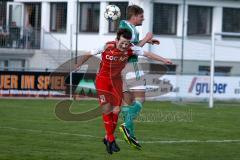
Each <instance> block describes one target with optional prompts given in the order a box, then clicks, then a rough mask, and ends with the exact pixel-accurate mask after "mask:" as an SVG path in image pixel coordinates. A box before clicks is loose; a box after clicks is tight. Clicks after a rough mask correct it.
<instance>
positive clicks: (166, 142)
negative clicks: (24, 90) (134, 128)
mask: <svg viewBox="0 0 240 160" xmlns="http://www.w3.org/2000/svg"><path fill="white" fill-rule="evenodd" d="M0 129H8V130H17V131H24V132H32V133H40V134H56V135H68V136H78V137H89V138H94V139H102V138H103V137H98V136H93V135H86V134H76V133H68V132H55V131H46V130H33V129H23V128H14V127H4V126H0ZM118 141H122V140H119V139H118ZM139 142H140V143H145V144H156V143H159V144H176V143H240V139H224V140H159V138H156V140H154V139H153V140H151V141H149V140H142V141H139Z"/></svg>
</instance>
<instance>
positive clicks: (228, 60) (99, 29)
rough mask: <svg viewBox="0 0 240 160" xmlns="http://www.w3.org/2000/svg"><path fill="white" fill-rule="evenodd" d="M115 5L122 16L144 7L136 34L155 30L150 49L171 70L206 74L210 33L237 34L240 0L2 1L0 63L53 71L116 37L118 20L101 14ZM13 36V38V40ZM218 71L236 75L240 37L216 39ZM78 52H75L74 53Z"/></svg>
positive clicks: (208, 62)
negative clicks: (128, 10) (133, 7)
mask: <svg viewBox="0 0 240 160" xmlns="http://www.w3.org/2000/svg"><path fill="white" fill-rule="evenodd" d="M108 4H116V5H118V6H119V7H120V9H121V13H122V17H121V18H123V19H124V18H125V17H126V11H125V9H126V7H127V6H128V5H129V4H137V5H140V6H141V7H142V8H143V9H144V16H145V20H144V23H143V25H142V26H141V27H138V29H139V32H140V37H143V36H144V35H145V34H146V33H147V32H149V31H150V32H153V34H154V37H155V38H157V39H158V40H160V42H161V44H160V45H159V46H156V45H154V46H151V45H146V46H145V47H144V49H145V50H149V51H152V52H155V53H158V54H159V55H161V56H163V57H167V58H169V59H172V60H173V62H174V63H175V64H176V66H172V67H170V68H169V69H170V71H171V72H183V73H184V74H201V75H207V74H209V68H210V67H209V66H210V57H211V43H212V33H213V32H219V33H220V32H231V33H239V32H240V1H239V0H186V1H184V0H125V1H124V0H123V1H122V0H88V1H86V0H14V1H7V2H6V3H4V4H3V2H2V4H1V7H2V8H3V9H1V13H0V17H1V18H0V29H1V30H0V33H1V34H2V36H1V37H4V36H3V35H5V34H9V33H11V32H14V33H15V34H14V35H12V36H11V35H10V34H9V37H11V38H8V39H10V40H6V39H7V38H1V39H2V40H0V42H1V43H0V45H1V46H0V67H1V68H18V69H19V68H23V69H43V70H45V69H55V68H57V67H58V66H59V65H60V64H61V63H63V62H64V61H66V60H67V59H69V58H71V57H74V56H75V55H80V54H82V53H83V52H85V51H88V50H91V49H93V48H96V47H98V46H99V45H102V44H104V43H105V42H107V41H109V40H114V39H115V32H116V29H117V26H118V21H116V22H108V21H107V20H106V19H105V18H104V11H105V7H106V6H107V5H108ZM14 37H15V39H16V40H14ZM215 46H216V48H215V49H216V57H215V61H216V66H215V71H216V74H218V75H224V76H228V75H237V74H240V71H239V69H238V68H239V67H240V63H239V61H240V47H239V46H240V39H239V37H231V36H217V37H216V45H215ZM76 50H77V51H76Z"/></svg>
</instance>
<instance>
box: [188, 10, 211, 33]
mask: <svg viewBox="0 0 240 160" xmlns="http://www.w3.org/2000/svg"><path fill="white" fill-rule="evenodd" d="M211 28H212V7H202V6H189V7H188V29H187V34H188V35H211V30H212V29H211Z"/></svg>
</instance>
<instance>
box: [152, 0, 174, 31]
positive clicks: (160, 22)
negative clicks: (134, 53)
mask: <svg viewBox="0 0 240 160" xmlns="http://www.w3.org/2000/svg"><path fill="white" fill-rule="evenodd" d="M177 7H178V6H177V5H175V4H161V3H154V8H153V33H154V34H169V35H175V34H176V33H177Z"/></svg>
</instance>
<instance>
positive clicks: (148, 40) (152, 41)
mask: <svg viewBox="0 0 240 160" xmlns="http://www.w3.org/2000/svg"><path fill="white" fill-rule="evenodd" d="M146 43H149V44H152V45H154V44H156V45H159V44H160V42H159V40H157V39H153V34H152V33H151V32H148V33H147V34H146V36H145V37H144V38H143V39H142V40H141V41H140V42H139V43H138V46H140V47H143V46H144V45H145V44H146Z"/></svg>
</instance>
